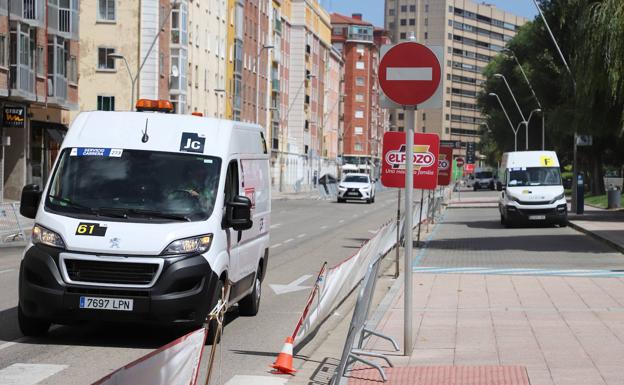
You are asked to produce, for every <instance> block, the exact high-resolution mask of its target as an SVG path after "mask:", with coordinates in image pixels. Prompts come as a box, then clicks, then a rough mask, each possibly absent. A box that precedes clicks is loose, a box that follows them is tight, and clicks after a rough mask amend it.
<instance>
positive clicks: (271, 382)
mask: <svg viewBox="0 0 624 385" xmlns="http://www.w3.org/2000/svg"><path fill="white" fill-rule="evenodd" d="M287 381H288V378H279V377H267V376H244V375H240V374H237V375H235V376H234V377H232V378H230V379H229V380H228V382H226V383H225V385H285V384H286V382H287Z"/></svg>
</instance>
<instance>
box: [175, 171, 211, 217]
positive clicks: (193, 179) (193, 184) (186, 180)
mask: <svg viewBox="0 0 624 385" xmlns="http://www.w3.org/2000/svg"><path fill="white" fill-rule="evenodd" d="M210 177H211V176H210V172H209V169H208V167H206V166H205V165H197V166H195V167H189V168H187V169H186V171H185V173H184V177H182V180H181V183H180V187H179V188H178V189H177V190H176V191H173V192H172V193H171V194H170V197H176V195H177V196H178V197H179V196H180V194H179V192H184V193H186V194H188V196H191V197H193V198H195V199H196V200H197V201H198V203H199V204H200V205H201V206H202V208H203V209H208V206H209V205H210V204H211V202H213V195H214V193H215V191H213V189H212V188H211V187H212V185H213V183H211V180H210Z"/></svg>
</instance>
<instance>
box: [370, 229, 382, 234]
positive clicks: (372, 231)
mask: <svg viewBox="0 0 624 385" xmlns="http://www.w3.org/2000/svg"><path fill="white" fill-rule="evenodd" d="M378 231H379V230H368V232H369V233H371V234H377V232H378Z"/></svg>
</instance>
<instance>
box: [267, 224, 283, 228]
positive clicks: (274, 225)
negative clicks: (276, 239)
mask: <svg viewBox="0 0 624 385" xmlns="http://www.w3.org/2000/svg"><path fill="white" fill-rule="evenodd" d="M281 225H282V224H281V223H276V224H273V225H271V226H270V227H269V228H270V229H277V228H278V227H280V226H281Z"/></svg>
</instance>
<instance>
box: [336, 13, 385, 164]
mask: <svg viewBox="0 0 624 385" xmlns="http://www.w3.org/2000/svg"><path fill="white" fill-rule="evenodd" d="M331 21H332V43H333V46H334V48H335V49H336V50H337V51H338V52H340V54H341V55H342V57H343V59H344V68H345V69H344V82H345V85H344V88H345V96H346V97H345V102H344V131H343V136H342V139H343V146H342V154H341V155H342V156H343V159H344V163H345V164H354V165H358V167H359V168H363V169H366V168H369V169H370V170H378V168H379V163H380V162H379V160H380V154H381V144H382V137H383V132H384V131H385V129H386V127H385V126H386V122H387V118H386V116H387V113H386V111H385V110H383V109H381V108H380V105H379V89H378V80H377V68H378V66H379V53H380V48H381V46H382V45H383V44H387V43H389V38H388V36H387V34H386V33H385V31H384V30H383V29H379V28H377V29H376V28H375V27H374V26H373V25H372V24H371V23H369V22H366V21H364V20H362V15H361V14H353V15H352V16H350V17H349V16H344V15H340V14H337V13H334V14H332V17H331ZM361 165H363V166H364V167H360V166H361ZM372 173H373V175H378V172H377V171H372Z"/></svg>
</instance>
